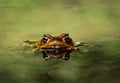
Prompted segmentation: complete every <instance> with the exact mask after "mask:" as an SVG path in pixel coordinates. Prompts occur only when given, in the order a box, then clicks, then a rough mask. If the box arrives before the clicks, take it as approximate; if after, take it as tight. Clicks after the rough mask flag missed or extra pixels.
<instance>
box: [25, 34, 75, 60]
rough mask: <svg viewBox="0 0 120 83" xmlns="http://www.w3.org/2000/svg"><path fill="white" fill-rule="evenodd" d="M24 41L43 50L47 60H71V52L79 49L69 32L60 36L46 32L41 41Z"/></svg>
mask: <svg viewBox="0 0 120 83" xmlns="http://www.w3.org/2000/svg"><path fill="white" fill-rule="evenodd" d="M24 43H27V44H29V45H30V46H32V47H33V48H36V49H37V50H41V52H42V53H43V58H44V59H45V60H50V59H62V60H69V58H70V53H71V52H72V51H73V50H76V49H77V48H75V45H74V42H73V40H72V39H71V38H70V37H69V34H61V35H60V36H51V35H50V34H44V36H43V38H42V39H41V40H40V41H29V40H26V41H24Z"/></svg>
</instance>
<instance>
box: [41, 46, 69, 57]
mask: <svg viewBox="0 0 120 83" xmlns="http://www.w3.org/2000/svg"><path fill="white" fill-rule="evenodd" d="M42 49H43V50H44V51H46V53H47V54H51V55H60V54H64V53H65V52H67V49H66V47H64V46H51V47H46V48H42Z"/></svg>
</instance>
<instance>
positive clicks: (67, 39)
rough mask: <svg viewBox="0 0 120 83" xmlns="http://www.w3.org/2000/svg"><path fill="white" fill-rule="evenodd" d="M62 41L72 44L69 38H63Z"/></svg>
mask: <svg viewBox="0 0 120 83" xmlns="http://www.w3.org/2000/svg"><path fill="white" fill-rule="evenodd" d="M64 41H65V42H66V43H71V42H72V39H71V38H69V37H65V38H64Z"/></svg>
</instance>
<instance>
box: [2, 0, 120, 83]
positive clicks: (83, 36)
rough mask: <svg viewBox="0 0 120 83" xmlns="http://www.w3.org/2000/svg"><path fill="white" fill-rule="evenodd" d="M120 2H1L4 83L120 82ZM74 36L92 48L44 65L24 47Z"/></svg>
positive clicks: (35, 53) (62, 0) (7, 0)
mask: <svg viewBox="0 0 120 83" xmlns="http://www.w3.org/2000/svg"><path fill="white" fill-rule="evenodd" d="M119 10H120V1H117V0H116V1H115V0H111V1H108V0H107V1H103V0H102V1H101V0H92V1H89V0H51V1H49V0H1V1H0V40H1V41H0V83H61V82H63V83H120V79H119V78H120V34H119V32H120V27H119V26H120V24H119V17H120V11H119ZM45 33H49V34H51V35H60V34H61V33H69V34H70V37H71V38H72V39H73V40H74V41H81V42H86V44H87V45H88V46H87V47H84V48H82V49H81V50H80V51H75V52H73V53H71V58H70V60H69V61H62V60H50V61H44V59H43V57H42V54H41V52H39V51H37V52H34V53H28V51H30V50H32V49H31V48H28V47H26V46H24V45H23V44H22V41H23V40H27V39H29V40H40V39H41V37H42V36H43V34H45Z"/></svg>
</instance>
